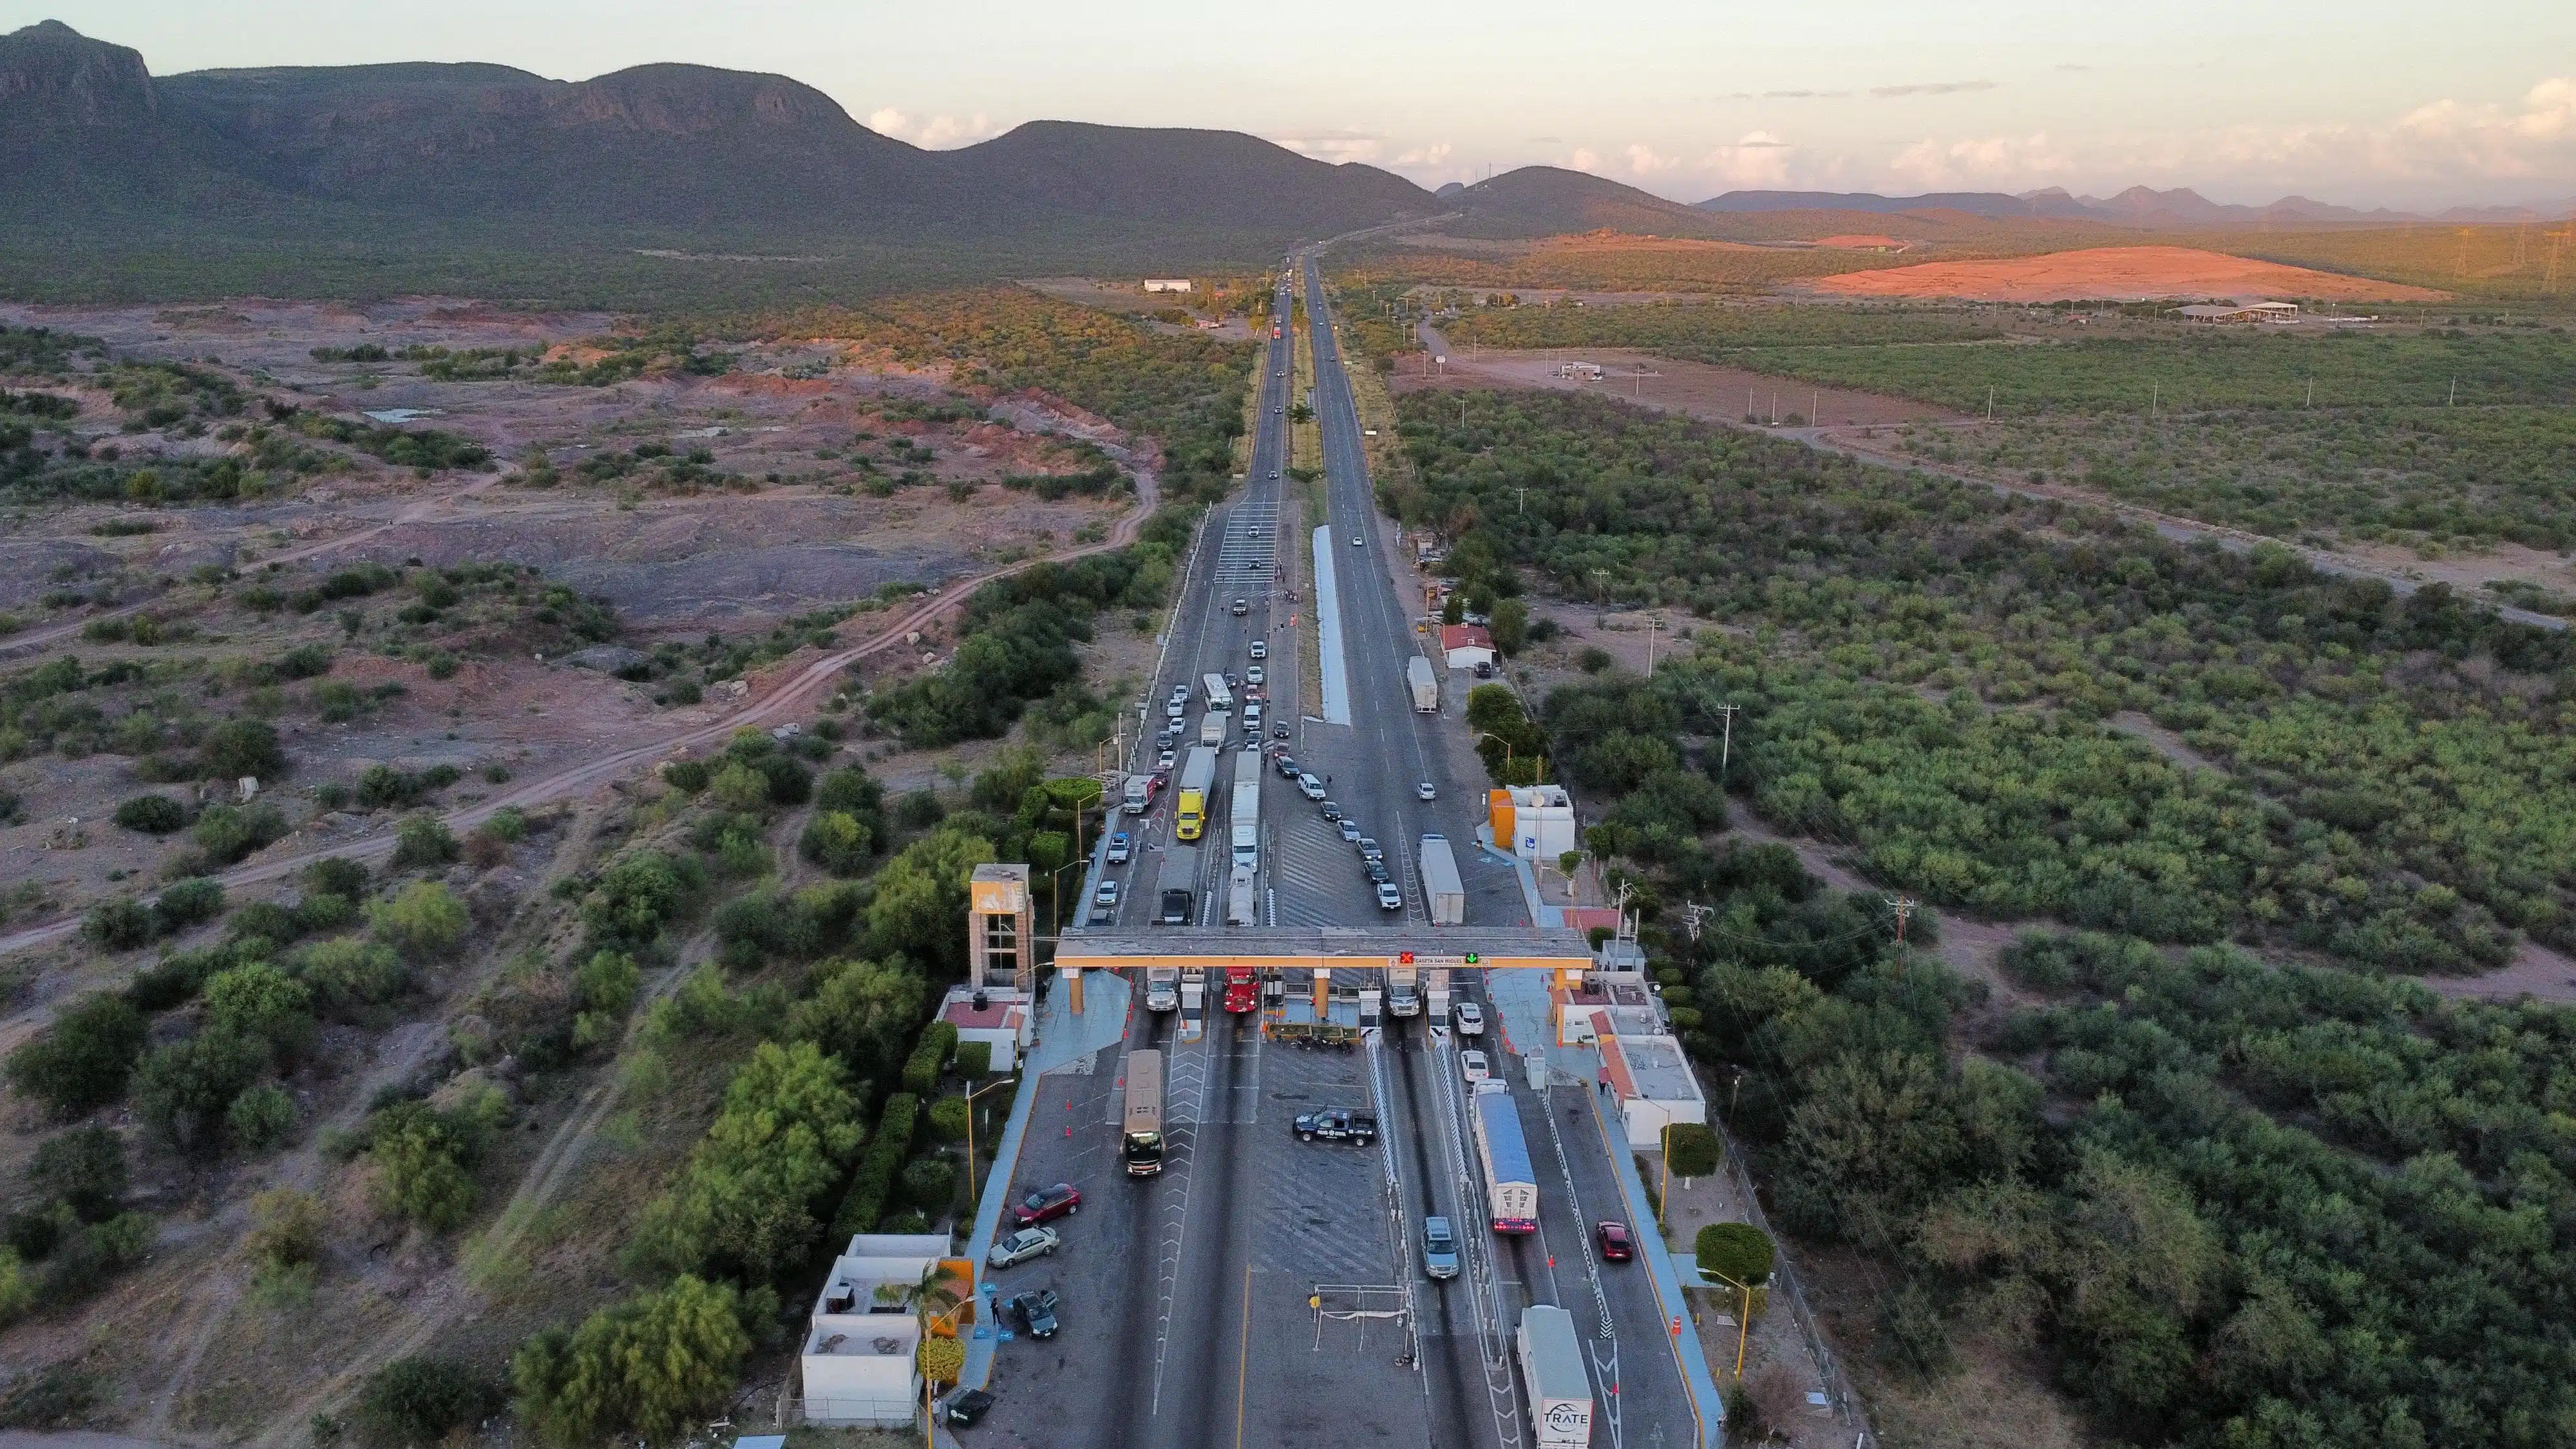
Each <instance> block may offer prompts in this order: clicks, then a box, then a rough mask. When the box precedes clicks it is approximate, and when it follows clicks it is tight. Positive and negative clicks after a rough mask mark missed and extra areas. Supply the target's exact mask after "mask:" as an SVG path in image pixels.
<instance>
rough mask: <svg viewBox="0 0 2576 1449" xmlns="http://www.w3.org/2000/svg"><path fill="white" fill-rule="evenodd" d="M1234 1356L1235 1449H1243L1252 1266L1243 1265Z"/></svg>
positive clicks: (1250, 1343) (1250, 1320) (1249, 1368)
mask: <svg viewBox="0 0 2576 1449" xmlns="http://www.w3.org/2000/svg"><path fill="white" fill-rule="evenodd" d="M1236 1332H1237V1336H1238V1337H1239V1339H1240V1342H1239V1343H1237V1344H1236V1346H1235V1356H1234V1449H1243V1391H1244V1388H1245V1386H1246V1385H1247V1384H1248V1383H1250V1381H1251V1373H1252V1265H1251V1264H1250V1263H1246V1264H1244V1265H1243V1325H1242V1327H1241V1328H1239V1329H1238V1330H1237V1331H1236Z"/></svg>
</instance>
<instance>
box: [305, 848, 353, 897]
mask: <svg viewBox="0 0 2576 1449" xmlns="http://www.w3.org/2000/svg"><path fill="white" fill-rule="evenodd" d="M304 888H305V889H306V890H307V891H310V892H312V893H314V894H315V895H326V896H339V897H341V898H342V899H344V900H352V901H362V900H365V899H366V898H367V868H366V867H365V866H363V865H360V864H358V863H357V862H356V861H354V860H351V859H349V858H348V857H347V856H345V855H326V856H324V857H322V858H321V859H320V860H317V861H315V862H313V863H312V864H311V865H308V866H306V867H304Z"/></svg>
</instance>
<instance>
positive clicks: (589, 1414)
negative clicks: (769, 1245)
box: [510, 1275, 751, 1445]
mask: <svg viewBox="0 0 2576 1449" xmlns="http://www.w3.org/2000/svg"><path fill="white" fill-rule="evenodd" d="M740 1314H741V1304H740V1302H739V1300H738V1299H737V1298H736V1296H735V1294H734V1290H733V1289H731V1288H729V1287H725V1286H723V1285H721V1284H714V1283H708V1282H705V1281H703V1280H701V1279H698V1278H695V1277H690V1276H686V1275H684V1276H682V1277H680V1278H679V1279H677V1280H676V1281H674V1282H673V1283H672V1284H671V1285H670V1286H669V1287H667V1288H664V1289H662V1290H660V1291H658V1292H650V1293H639V1294H637V1295H636V1296H634V1297H632V1298H629V1299H627V1300H626V1301H625V1302H623V1303H619V1304H616V1305H615V1306H613V1307H609V1308H604V1309H601V1310H600V1311H599V1312H597V1313H594V1314H592V1315H591V1316H590V1317H589V1318H588V1319H586V1320H584V1321H583V1323H582V1325H581V1327H579V1328H578V1329H575V1330H572V1331H571V1332H569V1333H567V1332H566V1331H564V1330H563V1329H560V1328H554V1329H548V1330H546V1331H544V1332H542V1333H540V1334H538V1335H537V1336H536V1337H534V1338H532V1339H530V1340H528V1342H527V1344H526V1345H525V1346H523V1347H522V1348H520V1350H519V1351H518V1353H517V1354H516V1355H514V1356H513V1357H512V1358H511V1360H510V1386H511V1389H512V1392H513V1394H514V1396H515V1398H516V1401H517V1408H518V1413H519V1420H520V1422H521V1423H522V1424H524V1425H526V1426H527V1427H528V1428H530V1429H531V1430H533V1431H535V1433H536V1434H537V1436H539V1437H540V1438H542V1439H544V1440H547V1441H550V1442H552V1443H555V1444H562V1445H578V1444H596V1443H598V1442H600V1441H601V1440H603V1439H606V1438H608V1437H610V1436H612V1435H620V1436H622V1435H626V1434H633V1435H635V1436H637V1437H638V1438H641V1439H643V1440H646V1441H648V1442H654V1443H660V1442H666V1441H669V1440H673V1439H676V1438H678V1437H680V1436H682V1435H683V1434H684V1433H685V1432H686V1431H687V1429H688V1428H689V1427H690V1425H691V1424H693V1423H694V1422H695V1421H698V1420H701V1419H704V1418H707V1417H708V1416H710V1415H711V1414H713V1413H714V1412H715V1411H716V1409H717V1408H718V1407H719V1406H721V1405H722V1404H723V1403H724V1401H725V1398H726V1396H727V1395H729V1394H731V1393H732V1392H733V1388H734V1382H735V1379H736V1376H737V1375H738V1374H739V1372H740V1370H741V1366H742V1361H743V1359H744V1358H745V1357H746V1356H747V1355H748V1354H749V1353H750V1352H751V1335H750V1334H749V1333H747V1332H745V1331H744V1328H743V1325H742V1322H741V1317H740Z"/></svg>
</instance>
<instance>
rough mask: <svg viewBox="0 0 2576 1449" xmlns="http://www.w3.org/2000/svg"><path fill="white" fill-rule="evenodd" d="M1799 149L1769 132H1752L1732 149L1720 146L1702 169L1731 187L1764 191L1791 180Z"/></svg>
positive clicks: (1731, 147) (1702, 159)
mask: <svg viewBox="0 0 2576 1449" xmlns="http://www.w3.org/2000/svg"><path fill="white" fill-rule="evenodd" d="M1796 149H1797V148H1796V147H1794V146H1792V145H1790V144H1789V143H1788V142H1786V141H1783V140H1781V139H1780V138H1779V137H1777V136H1775V135H1773V134H1771V133H1770V132H1769V131H1748V132H1746V133H1745V134H1744V137H1743V139H1741V140H1739V141H1737V142H1736V143H1735V144H1734V145H1732V146H1720V147H1718V148H1717V149H1715V150H1713V151H1711V152H1709V153H1708V154H1707V155H1706V156H1703V157H1701V158H1700V163H1699V169H1700V170H1702V171H1705V172H1707V173H1709V174H1710V175H1712V176H1714V177H1716V178H1717V179H1718V180H1720V181H1724V182H1726V183H1727V184H1729V185H1731V186H1740V187H1748V188H1754V189H1761V188H1764V187H1775V186H1783V185H1786V184H1787V183H1788V180H1789V156H1790V153H1791V152H1793V151H1795V150H1796Z"/></svg>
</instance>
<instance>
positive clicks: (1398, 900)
mask: <svg viewBox="0 0 2576 1449" xmlns="http://www.w3.org/2000/svg"><path fill="white" fill-rule="evenodd" d="M1377 908H1378V909H1379V910H1381V911H1400V910H1403V909H1404V892H1402V891H1400V890H1397V889H1396V888H1395V883H1394V882H1393V881H1383V880H1382V881H1379V882H1378V883H1377Z"/></svg>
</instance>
